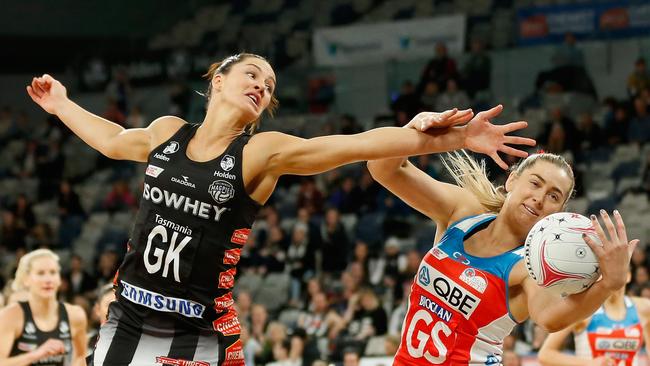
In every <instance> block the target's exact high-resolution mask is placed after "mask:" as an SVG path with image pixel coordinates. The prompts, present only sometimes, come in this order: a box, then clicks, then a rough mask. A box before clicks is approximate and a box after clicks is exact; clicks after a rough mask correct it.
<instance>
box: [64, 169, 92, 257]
mask: <svg viewBox="0 0 650 366" xmlns="http://www.w3.org/2000/svg"><path fill="white" fill-rule="evenodd" d="M57 201H58V207H59V222H60V224H59V235H58V238H59V243H60V244H61V246H63V247H69V246H71V245H72V242H73V241H74V240H75V239H76V238H77V237H78V236H79V234H81V229H82V227H83V224H84V218H85V216H86V214H85V212H84V209H83V207H81V202H80V201H79V195H78V194H77V193H76V192H75V191H74V190H73V189H72V187H71V186H70V183H69V182H68V181H67V180H63V181H61V183H60V184H59V194H58V197H57Z"/></svg>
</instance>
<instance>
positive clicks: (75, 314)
mask: <svg viewBox="0 0 650 366" xmlns="http://www.w3.org/2000/svg"><path fill="white" fill-rule="evenodd" d="M63 305H64V306H65V311H66V312H67V313H68V319H70V324H73V325H83V324H86V322H87V317H86V311H85V310H84V309H83V308H82V307H81V306H79V305H73V304H68V303H64V304H63Z"/></svg>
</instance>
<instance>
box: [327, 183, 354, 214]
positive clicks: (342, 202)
mask: <svg viewBox="0 0 650 366" xmlns="http://www.w3.org/2000/svg"><path fill="white" fill-rule="evenodd" d="M360 198H361V197H360V196H359V192H358V188H357V186H356V181H355V178H354V177H351V176H347V177H345V178H343V182H342V183H341V185H340V186H339V187H338V188H337V189H336V190H335V191H334V192H332V193H331V194H330V198H329V201H328V203H329V204H330V205H331V206H334V207H336V208H337V209H338V210H339V212H341V213H342V214H349V213H355V212H357V211H358V210H359V206H360V202H359V199H360Z"/></svg>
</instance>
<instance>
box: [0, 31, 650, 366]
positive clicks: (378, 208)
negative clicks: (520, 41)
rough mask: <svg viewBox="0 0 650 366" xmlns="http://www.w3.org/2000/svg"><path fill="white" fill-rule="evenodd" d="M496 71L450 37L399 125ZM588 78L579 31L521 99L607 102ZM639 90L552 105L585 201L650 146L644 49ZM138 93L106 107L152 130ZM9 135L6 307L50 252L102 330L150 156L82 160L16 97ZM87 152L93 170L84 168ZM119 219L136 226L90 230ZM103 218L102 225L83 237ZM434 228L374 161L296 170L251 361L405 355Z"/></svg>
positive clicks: (554, 143)
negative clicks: (617, 162)
mask: <svg viewBox="0 0 650 366" xmlns="http://www.w3.org/2000/svg"><path fill="white" fill-rule="evenodd" d="M490 69H491V64H490V57H489V54H488V53H487V52H486V51H485V46H484V44H483V43H482V42H480V41H474V42H472V43H471V50H470V54H469V57H467V58H466V62H465V63H464V64H463V65H462V66H458V65H457V63H456V60H455V59H454V58H453V57H451V56H449V55H448V54H447V51H446V48H445V46H444V45H443V44H439V45H437V46H436V48H435V57H434V58H433V59H432V60H431V61H430V62H428V63H427V64H426V67H425V68H424V70H423V71H422V76H421V79H420V80H418V81H417V82H409V81H407V82H405V83H404V84H403V86H402V89H401V91H400V93H399V95H398V96H397V97H396V98H395V99H394V100H393V101H392V103H391V107H392V110H393V113H394V115H393V117H392V118H393V119H394V124H395V125H404V124H406V123H407V122H408V121H409V120H410V118H412V117H413V116H414V115H415V114H417V113H418V112H420V111H423V110H435V111H440V110H444V109H449V108H452V107H458V108H468V107H473V108H476V109H480V108H483V107H485V106H487V105H488V103H489V102H492V101H491V100H490V95H489V88H490V77H489V75H490ZM569 76H570V77H569ZM621 82H625V81H621ZM589 85H591V84H590V81H589V75H587V73H586V71H584V58H583V57H582V56H581V54H580V52H579V49H576V48H575V40H574V39H571V37H570V36H569V35H568V36H567V41H566V42H565V44H564V45H562V46H560V47H559V48H558V52H557V54H556V57H554V69H552V70H549V71H545V72H544V73H542V74H540V76H539V77H538V83H537V85H536V88H535V91H534V92H533V93H532V95H531V97H530V98H527V99H526V100H525V101H524V102H522V105H521V106H519V107H520V108H521V109H522V110H526V109H528V108H538V109H539V108H540V107H541V108H544V105H543V103H544V102H543V101H544V100H547V98H546V97H547V96H549V95H551V96H552V95H554V94H561V93H566V92H580V93H582V94H586V95H589V96H590V97H592V98H595V97H596V95H595V94H594V93H593V88H591V89H590V87H589ZM627 90H628V92H629V95H628V98H625V99H623V100H617V99H614V98H610V97H605V98H603V99H602V102H601V103H599V104H598V105H597V106H596V108H595V109H594V112H585V113H581V114H580V115H578V116H574V115H570V113H567V108H565V107H562V106H553V107H551V108H548V109H547V110H546V112H547V113H546V116H547V120H546V121H545V122H543V123H541V125H540V126H538V128H537V131H538V133H539V134H538V135H537V136H533V137H536V138H537V139H538V143H539V146H540V147H541V148H543V149H544V150H546V151H548V152H553V153H557V154H561V155H563V156H565V157H566V158H567V159H568V160H569V161H570V162H572V164H573V165H574V169H575V170H576V175H577V178H578V181H577V192H576V194H577V196H578V197H581V196H585V195H586V194H587V193H586V191H587V190H586V189H585V188H584V187H585V185H586V184H585V182H583V181H581V179H583V176H584V175H585V174H586V173H587V170H588V169H590V167H591V165H590V164H591V163H592V160H593V159H594V156H601V155H603V154H605V156H607V153H608V151H609V153H611V152H613V151H615V150H616V149H617V148H618V147H620V146H636V147H637V148H638V149H639V150H638V151H649V150H648V149H645V148H646V147H648V146H649V141H650V114H649V111H650V72H648V70H647V68H646V63H645V60H643V59H639V60H638V61H636V63H635V69H634V72H633V73H632V74H631V75H630V76H629V79H628V80H627ZM132 93H133V89H132V88H131V86H130V85H129V82H128V75H127V74H126V73H124V72H123V71H120V72H118V73H116V75H115V77H114V80H113V81H112V82H111V83H110V84H109V87H108V89H107V92H106V94H107V100H108V102H107V104H106V105H107V108H106V110H105V111H103V112H102V111H99V112H101V113H102V114H103V115H104V116H105V117H106V118H108V119H111V120H113V121H115V122H117V123H120V124H122V125H124V126H126V127H141V126H143V125H146V124H147V123H148V122H149V118H148V117H146V114H145V112H146V111H142V110H140V108H138V107H137V106H134V105H132V98H131V95H132ZM497 102H498V101H497ZM186 112H187V89H186V88H184V87H182V86H179V87H178V88H175V89H174V91H173V92H172V94H171V95H170V113H173V114H177V115H181V116H182V115H184V113H186ZM336 125H337V127H336V129H335V130H332V131H329V132H332V133H344V134H350V133H357V132H360V131H362V130H363V128H362V127H361V126H360V125H359V124H358V123H357V121H356V120H355V118H354V117H352V116H348V115H346V116H342V117H340V121H339V122H338V123H337V124H336ZM0 142H1V143H0V146H1V151H0V156H1V157H2V158H1V159H0V187H1V188H2V189H0V206H1V209H2V212H1V224H0V268H2V269H1V270H0V288H5V291H4V296H3V297H2V302H3V303H8V302H12V301H16V300H20V298H21V297H20V296H21V295H20V294H15V293H11V291H10V286H8V284H9V283H10V282H11V279H12V278H13V275H14V271H15V268H16V264H17V261H18V260H19V259H20V257H21V256H22V255H24V253H26V252H27V251H29V250H33V249H36V248H50V249H53V250H55V251H57V252H58V253H59V254H61V256H62V259H63V261H62V264H63V271H62V277H63V285H62V287H61V290H60V297H61V299H64V300H66V301H70V302H72V303H75V304H78V305H81V306H82V307H83V308H84V309H86V311H87V313H88V315H89V318H90V319H92V320H93V322H92V324H94V326H95V328H96V327H97V326H98V324H99V318H98V317H97V316H96V315H93V314H94V312H93V311H92V307H93V304H95V302H96V301H97V297H98V291H99V290H98V289H101V288H102V286H104V285H105V284H107V283H110V282H111V280H112V278H113V276H114V274H115V271H116V270H117V268H118V266H119V264H120V262H121V259H122V257H123V255H124V252H125V249H126V240H127V238H128V236H129V232H128V229H129V228H128V226H129V225H130V223H131V222H132V220H131V218H132V217H133V214H134V212H135V210H136V209H137V206H138V201H139V197H140V196H141V180H142V174H141V173H142V169H143V167H142V166H139V165H136V164H130V163H124V162H114V161H110V160H108V159H105V158H103V157H99V156H95V155H92V156H91V157H90V158H89V159H90V162H89V161H82V160H84V158H83V157H80V156H79V155H78V154H76V153H75V151H76V150H74V149H72V148H71V146H74V145H75V144H78V139H77V138H76V137H74V136H73V135H71V132H70V131H69V130H67V129H66V128H65V126H63V125H62V124H61V123H60V121H58V120H57V119H56V118H55V117H48V118H47V120H46V121H35V120H30V118H29V117H28V115H27V114H26V113H24V112H22V111H15V110H12V108H11V107H4V108H2V110H1V111H0ZM82 148H83V149H90V148H87V147H82ZM66 149H70V150H69V151H68V150H66ZM644 149H645V150H644ZM66 151H68V152H67V153H66ZM603 151H604V152H603ZM637 158H638V159H637V160H635V164H636V165H634V166H633V167H632V170H633V171H634V172H635V174H637V175H639V176H640V179H639V181H638V182H639V183H638V184H636V185H630V186H629V187H627V188H626V191H625V192H617V194H618V196H617V197H616V200H614V204H616V203H617V202H618V201H619V200H620V199H621V198H622V197H623V195H624V194H626V193H627V191H630V192H632V193H635V194H644V195H648V194H650V169H649V168H650V165H649V164H650V159H648V158H647V156H645V157H644V156H641V157H638V156H637ZM413 162H414V164H416V165H417V166H418V167H420V168H421V169H422V170H424V171H425V172H426V173H427V174H429V175H431V176H433V177H435V178H436V179H441V180H447V179H448V177H447V176H446V174H445V172H444V170H443V169H442V168H441V164H440V161H439V160H438V159H437V158H435V157H432V156H420V157H416V158H413ZM509 162H510V163H512V162H513V161H512V160H509ZM82 163H83V164H86V165H89V169H82V170H79V169H77V168H75V166H76V165H79V164H82ZM488 169H489V170H490V172H491V177H492V178H493V179H495V180H497V181H499V180H503V179H504V178H505V177H506V172H503V171H501V170H499V169H498V168H497V167H494V166H491V165H490V164H488ZM98 172H99V173H98ZM587 185H588V184H587ZM97 187H99V188H97ZM91 188H92V189H91ZM598 208H600V207H598ZM117 218H122V219H120V220H121V221H123V222H125V223H126V225H121V226H120V225H107V226H106V227H103V226H102V225H99V227H95V226H92V225H91V224H92V223H93V222H103V223H114V222H115V221H120V220H117ZM124 218H125V219H124ZM109 226H110V227H109ZM91 229H92V230H95V231H96V232H97V235H95V236H93V235H91V234H88V235H86V234H84V233H86V232H88V233H90V232H93V231H92V230H91ZM434 234H435V225H434V223H433V222H431V221H430V220H429V219H428V218H426V217H423V216H421V215H419V214H418V213H416V212H414V211H413V210H412V209H410V208H409V207H408V206H406V205H405V204H404V203H403V202H401V201H400V200H399V199H397V198H396V197H394V196H392V195H391V194H390V193H389V192H388V191H386V190H385V189H383V188H382V187H381V186H380V185H379V184H378V183H377V182H375V181H374V180H373V178H372V177H371V176H370V174H369V172H368V171H367V169H366V168H365V165H364V164H355V165H350V166H346V167H342V168H340V169H337V170H334V171H331V172H328V173H324V174H321V175H319V176H315V177H295V176H287V177H283V178H282V179H281V181H280V183H279V185H278V189H277V190H276V193H275V194H274V195H273V196H272V197H271V199H270V200H269V202H268V203H267V204H266V206H265V207H264V208H263V209H262V210H261V212H260V215H259V218H258V220H257V222H256V223H255V225H254V227H253V230H252V235H250V236H249V242H248V243H247V244H246V246H245V247H244V249H243V252H242V256H241V262H240V263H239V265H238V270H237V276H238V282H237V285H236V287H235V299H236V307H237V310H238V312H239V319H240V322H241V323H242V325H243V328H242V335H241V336H242V341H243V343H244V351H245V357H246V365H266V364H269V365H278V366H280V365H282V366H284V365H323V364H325V361H327V362H330V361H336V362H342V363H343V365H345V366H352V365H357V364H358V363H359V358H360V357H363V356H392V355H394V354H395V351H396V349H397V347H398V345H399V341H400V338H399V337H400V332H401V326H402V321H403V318H404V314H405V312H406V299H407V296H408V293H409V289H410V285H411V283H412V280H413V277H414V275H415V273H416V271H417V268H418V265H419V263H420V259H421V257H422V254H423V253H424V252H426V251H427V250H429V249H430V248H431V245H432V240H433V237H434ZM91 237H92V238H93V240H89V239H87V238H91ZM648 249H649V248H648V245H647V243H645V242H644V243H642V245H640V246H639V247H638V248H637V250H636V251H635V253H634V256H633V258H632V274H633V277H632V283H631V284H630V285H629V287H628V293H630V294H635V295H640V296H644V297H648V298H650V274H649V273H648V269H649V268H650V267H649V266H648V265H649V261H650V259H649V255H650V253H649V252H648ZM544 337H545V333H544V331H543V330H542V329H541V328H539V327H537V326H534V325H533V324H530V323H525V324H523V325H521V326H520V327H518V328H517V329H516V330H515V331H514V332H513V334H512V335H511V336H509V337H508V338H507V340H506V343H505V345H504V348H505V349H506V350H507V352H506V355H505V360H504V364H505V365H516V364H517V362H518V361H517V359H518V357H519V356H518V355H524V354H528V353H531V352H535V351H537V350H538V349H539V347H540V346H541V343H542V341H543V339H544Z"/></svg>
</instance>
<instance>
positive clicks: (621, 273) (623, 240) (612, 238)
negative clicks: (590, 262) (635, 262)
mask: <svg viewBox="0 0 650 366" xmlns="http://www.w3.org/2000/svg"><path fill="white" fill-rule="evenodd" d="M600 217H601V219H602V220H603V223H604V224H605V228H606V229H607V234H608V235H606V234H605V231H604V230H603V227H602V226H601V225H600V222H599V221H598V219H597V218H596V215H591V217H590V218H591V222H592V225H593V226H594V229H596V234H597V235H598V238H599V239H600V241H601V242H602V243H603V245H602V246H601V245H599V244H598V243H596V242H595V241H594V240H593V239H591V238H590V237H589V236H588V235H583V236H582V237H583V239H584V240H585V242H586V243H587V244H588V245H589V247H590V248H591V250H592V251H593V252H594V254H595V255H596V257H597V258H598V265H599V266H600V273H601V274H602V276H603V277H602V280H601V281H603V284H604V285H605V286H606V287H607V288H609V289H611V290H612V291H614V290H618V289H619V288H621V287H623V286H625V283H626V281H627V272H628V268H629V265H630V258H631V257H632V252H634V248H636V245H637V244H638V243H639V240H638V239H634V240H631V241H629V242H628V240H627V233H626V231H625V224H624V223H623V218H622V217H621V214H620V213H619V212H618V210H614V220H615V221H616V225H614V223H613V222H612V219H611V217H610V216H609V214H608V213H607V211H605V210H600Z"/></svg>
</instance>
